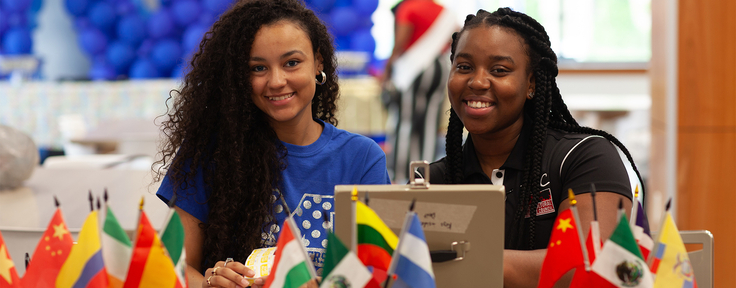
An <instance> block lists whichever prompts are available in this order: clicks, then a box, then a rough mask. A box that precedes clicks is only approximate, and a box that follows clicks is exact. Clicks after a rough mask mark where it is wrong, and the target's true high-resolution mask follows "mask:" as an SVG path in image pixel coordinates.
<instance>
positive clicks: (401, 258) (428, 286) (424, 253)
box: [392, 212, 436, 288]
mask: <svg viewBox="0 0 736 288" xmlns="http://www.w3.org/2000/svg"><path fill="white" fill-rule="evenodd" d="M394 257H398V259H396V260H394V261H396V264H395V265H394V266H393V267H392V270H393V271H392V272H393V273H392V274H394V275H396V279H397V280H396V282H395V283H394V285H393V286H392V287H394V288H404V287H406V288H434V287H436V284H435V281H434V271H433V270H432V258H431V257H430V256H429V247H428V246H427V240H426V239H425V238H424V231H422V223H421V222H420V221H419V217H417V213H414V212H409V213H408V215H407V223H405V224H404V231H402V233H401V239H400V240H399V251H398V255H397V256H394Z"/></svg>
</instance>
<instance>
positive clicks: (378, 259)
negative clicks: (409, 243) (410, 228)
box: [356, 201, 399, 283]
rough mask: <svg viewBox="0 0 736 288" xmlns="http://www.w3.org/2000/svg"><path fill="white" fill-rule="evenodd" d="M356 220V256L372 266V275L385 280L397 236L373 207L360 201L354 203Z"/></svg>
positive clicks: (397, 239) (381, 280) (397, 240)
mask: <svg viewBox="0 0 736 288" xmlns="http://www.w3.org/2000/svg"><path fill="white" fill-rule="evenodd" d="M356 222H357V227H356V228H357V231H358V233H357V234H358V258H360V261H361V262H363V264H365V266H372V267H373V277H374V279H375V280H376V281H378V282H379V283H381V282H383V281H385V280H386V277H387V275H386V271H388V267H389V265H390V263H391V255H393V254H394V249H396V244H397V243H398V242H399V238H398V237H396V234H394V232H393V231H391V229H389V228H388V226H386V224H385V223H383V220H381V218H379V217H378V215H376V212H374V211H373V209H371V208H369V207H368V206H366V205H365V204H363V202H360V201H358V202H357V205H356Z"/></svg>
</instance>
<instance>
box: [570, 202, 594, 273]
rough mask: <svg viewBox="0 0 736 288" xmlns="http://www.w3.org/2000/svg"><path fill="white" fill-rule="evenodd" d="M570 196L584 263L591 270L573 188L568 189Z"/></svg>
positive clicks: (588, 270)
mask: <svg viewBox="0 0 736 288" xmlns="http://www.w3.org/2000/svg"><path fill="white" fill-rule="evenodd" d="M567 193H568V198H569V199H570V209H572V217H573V218H574V219H575V229H576V230H577V231H578V241H580V249H581V250H583V263H584V264H585V271H586V272H590V260H588V259H589V258H588V250H587V249H585V245H584V243H585V241H584V240H583V230H582V228H580V215H578V207H577V204H578V201H577V200H575V193H572V189H567Z"/></svg>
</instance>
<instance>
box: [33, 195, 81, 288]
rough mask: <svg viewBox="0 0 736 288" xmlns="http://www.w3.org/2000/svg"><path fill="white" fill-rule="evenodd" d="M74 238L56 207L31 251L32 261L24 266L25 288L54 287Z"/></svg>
mask: <svg viewBox="0 0 736 288" xmlns="http://www.w3.org/2000/svg"><path fill="white" fill-rule="evenodd" d="M72 245H74V240H73V239H72V234H71V233H69V230H68V229H67V226H66V223H64V217H63V216H62V215H61V209H59V208H57V209H56V212H55V213H54V216H53V217H51V222H49V226H48V227H47V228H46V232H44V233H43V236H41V240H40V241H39V242H38V244H37V245H36V250H35V251H34V252H33V258H32V259H33V261H31V264H29V265H28V267H26V273H25V274H24V275H23V279H21V282H22V284H23V285H22V286H23V287H26V288H35V287H43V288H46V287H54V286H55V285H56V276H57V275H59V270H61V265H64V262H65V261H66V258H67V257H69V252H71V251H72Z"/></svg>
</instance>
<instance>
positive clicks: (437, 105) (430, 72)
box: [382, 0, 458, 183]
mask: <svg viewBox="0 0 736 288" xmlns="http://www.w3.org/2000/svg"><path fill="white" fill-rule="evenodd" d="M392 12H393V13H394V15H395V19H396V21H395V29H394V35H395V36H394V48H393V52H392V53H391V56H390V57H389V59H388V60H387V61H386V69H385V73H384V75H383V79H382V82H383V83H382V84H383V89H384V90H385V92H384V95H387V97H383V98H384V103H385V104H387V107H388V119H387V124H386V142H387V145H388V147H389V148H388V149H387V150H388V151H387V152H388V153H387V154H388V155H387V160H388V169H389V173H391V175H392V179H393V181H394V183H402V182H406V181H407V180H406V179H407V178H408V176H407V175H408V174H407V173H408V170H409V162H410V161H412V160H428V161H432V160H435V158H436V155H435V154H436V151H435V150H436V149H435V147H436V145H437V144H436V143H437V131H438V129H439V125H440V119H441V117H440V116H441V113H442V110H443V103H444V99H445V89H446V83H445V80H446V79H447V74H448V71H449V64H450V62H449V60H448V59H449V58H448V54H447V52H448V47H449V39H450V36H451V35H452V33H453V32H455V31H456V30H457V28H458V27H457V22H456V16H455V15H454V14H453V13H452V12H450V11H449V10H448V9H445V8H444V7H442V6H441V5H439V4H437V3H435V2H434V1H432V0H404V1H402V2H399V3H398V4H396V6H394V8H393V9H392Z"/></svg>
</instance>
